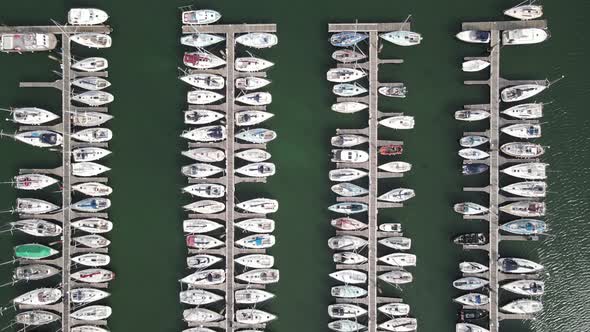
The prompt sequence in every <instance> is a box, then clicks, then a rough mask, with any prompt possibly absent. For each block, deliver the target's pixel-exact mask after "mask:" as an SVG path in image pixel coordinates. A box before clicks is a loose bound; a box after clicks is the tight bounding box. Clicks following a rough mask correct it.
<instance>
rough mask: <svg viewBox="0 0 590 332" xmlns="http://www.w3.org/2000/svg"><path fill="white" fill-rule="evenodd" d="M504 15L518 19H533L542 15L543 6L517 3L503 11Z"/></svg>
mask: <svg viewBox="0 0 590 332" xmlns="http://www.w3.org/2000/svg"><path fill="white" fill-rule="evenodd" d="M504 15H506V16H510V17H513V18H516V19H519V20H534V19H537V18H539V17H541V16H543V6H540V5H518V6H515V7H512V8H509V9H506V10H505V11H504Z"/></svg>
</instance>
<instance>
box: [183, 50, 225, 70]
mask: <svg viewBox="0 0 590 332" xmlns="http://www.w3.org/2000/svg"><path fill="white" fill-rule="evenodd" d="M182 62H183V63H184V65H185V66H187V67H189V68H194V69H211V68H215V67H220V66H223V65H225V60H223V59H222V58H220V57H218V56H216V55H214V54H211V53H208V52H187V53H184V56H183V57H182Z"/></svg>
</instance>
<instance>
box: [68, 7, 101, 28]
mask: <svg viewBox="0 0 590 332" xmlns="http://www.w3.org/2000/svg"><path fill="white" fill-rule="evenodd" d="M108 19H109V15H108V14H107V13H106V12H105V11H104V10H101V9H98V8H72V9H70V10H69V11H68V23H69V24H72V25H97V24H102V23H104V22H106V21H107V20H108Z"/></svg>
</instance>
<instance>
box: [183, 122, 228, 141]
mask: <svg viewBox="0 0 590 332" xmlns="http://www.w3.org/2000/svg"><path fill="white" fill-rule="evenodd" d="M226 135H227V132H226V129H225V126H220V125H215V126H204V127H200V128H196V129H192V130H188V131H184V132H183V133H182V134H181V135H180V137H182V138H186V139H188V140H191V141H195V142H218V141H222V140H224V139H225V138H226Z"/></svg>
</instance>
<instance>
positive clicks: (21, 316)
mask: <svg viewBox="0 0 590 332" xmlns="http://www.w3.org/2000/svg"><path fill="white" fill-rule="evenodd" d="M60 318H61V317H60V316H58V315H56V314H54V313H52V312H49V311H45V310H30V311H24V312H19V313H18V314H16V316H15V317H14V321H15V323H16V324H22V325H25V326H42V325H46V324H50V323H53V322H55V321H57V320H59V319H60Z"/></svg>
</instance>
